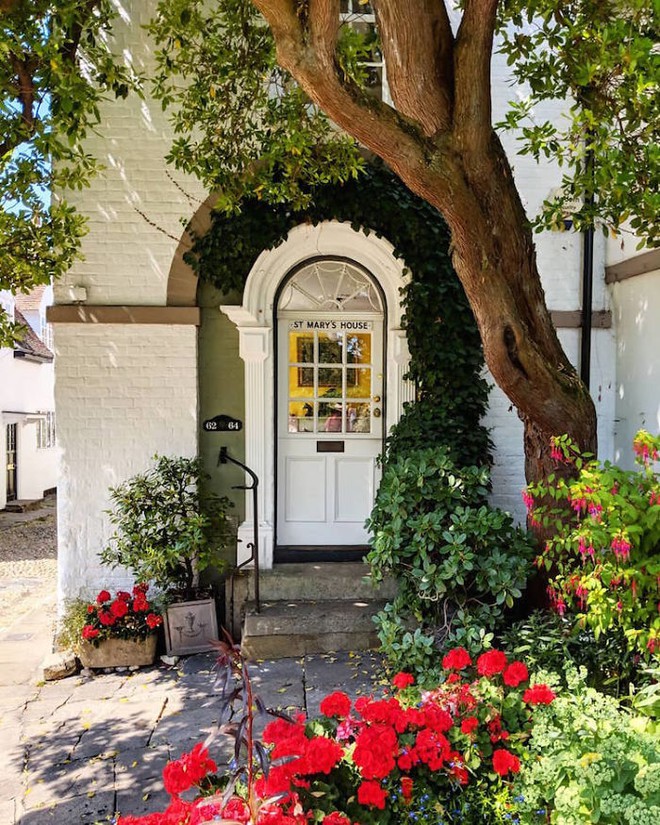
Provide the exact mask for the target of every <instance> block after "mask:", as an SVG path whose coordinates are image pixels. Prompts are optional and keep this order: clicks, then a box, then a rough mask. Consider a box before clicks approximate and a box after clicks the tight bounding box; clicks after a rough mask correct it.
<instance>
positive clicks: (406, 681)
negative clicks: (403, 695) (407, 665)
mask: <svg viewBox="0 0 660 825" xmlns="http://www.w3.org/2000/svg"><path fill="white" fill-rule="evenodd" d="M392 684H393V685H394V687H395V688H398V690H403V689H404V688H406V687H409V686H410V685H414V684H415V677H414V676H413V675H412V674H411V673H404V671H401V672H400V673H397V674H396V676H395V677H394V678H393V679H392Z"/></svg>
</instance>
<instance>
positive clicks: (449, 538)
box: [367, 448, 533, 672]
mask: <svg viewBox="0 0 660 825" xmlns="http://www.w3.org/2000/svg"><path fill="white" fill-rule="evenodd" d="M488 483H489V477H488V470H487V469H486V468H483V467H482V468H477V467H462V468H459V467H457V466H456V465H455V464H454V462H453V461H452V459H451V458H450V455H449V453H448V451H447V450H446V449H444V448H428V449H425V450H415V451H412V452H410V453H407V454H406V455H402V456H398V457H396V458H392V457H390V459H389V460H388V461H387V463H386V465H385V467H384V470H383V477H382V480H381V484H380V488H379V490H378V494H377V496H376V502H375V504H374V509H373V511H372V513H371V516H370V518H369V519H368V521H367V528H368V529H369V531H370V533H371V534H372V540H371V550H370V551H369V554H368V556H367V561H368V562H369V564H370V565H371V568H372V577H373V579H374V581H380V580H381V579H382V577H383V576H384V575H387V574H391V575H393V576H394V577H395V578H396V579H397V581H398V583H399V595H398V597H397V599H396V600H395V601H394V602H393V603H392V604H391V605H390V606H389V607H388V609H386V610H385V611H383V613H381V614H380V616H379V618H378V620H377V622H378V625H379V635H380V639H381V643H382V644H383V647H384V650H385V653H386V655H387V656H388V658H389V659H390V662H391V664H392V666H393V667H395V668H397V667H414V668H415V670H416V671H417V672H423V671H424V669H425V667H426V665H427V664H429V663H430V661H431V659H432V650H433V648H432V645H431V642H430V639H431V638H433V640H434V642H435V646H436V647H438V646H439V647H441V648H443V647H446V646H447V645H451V644H462V645H464V646H466V647H468V648H473V649H474V648H476V647H480V646H482V645H483V644H485V643H488V642H489V640H490V635H489V634H491V633H492V632H493V631H494V630H495V629H496V628H497V627H498V625H500V624H501V622H502V620H503V618H504V615H505V609H506V608H510V607H512V606H513V603H514V600H515V599H518V598H520V596H521V595H522V590H523V589H524V587H525V584H526V579H527V575H528V572H529V569H530V559H531V556H532V554H533V549H532V548H533V544H532V541H531V539H530V538H529V537H528V536H527V535H526V534H525V532H524V531H523V530H521V529H520V528H517V527H514V525H513V520H512V519H511V517H510V516H509V515H508V514H507V513H504V512H502V511H501V510H497V509H494V508H492V507H489V506H488V505H487V504H486V502H485V498H486V493H487V490H488ZM411 622H414V625H417V626H418V627H417V629H416V630H414V631H413V630H412V627H410V628H409V627H408V624H409V623H411ZM414 625H413V626H414ZM418 630H419V631H420V632H417V631H418ZM436 654H437V651H436Z"/></svg>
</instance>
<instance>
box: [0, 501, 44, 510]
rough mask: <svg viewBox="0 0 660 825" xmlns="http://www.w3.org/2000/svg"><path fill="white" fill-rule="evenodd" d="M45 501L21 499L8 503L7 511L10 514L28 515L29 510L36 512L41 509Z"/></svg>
mask: <svg viewBox="0 0 660 825" xmlns="http://www.w3.org/2000/svg"><path fill="white" fill-rule="evenodd" d="M43 502H44V500H43V499H42V498H21V499H15V500H14V501H8V502H7V504H6V505H5V510H6V511H7V512H8V513H26V512H27V511H28V510H36V509H37V508H38V507H41V505H42V504H43Z"/></svg>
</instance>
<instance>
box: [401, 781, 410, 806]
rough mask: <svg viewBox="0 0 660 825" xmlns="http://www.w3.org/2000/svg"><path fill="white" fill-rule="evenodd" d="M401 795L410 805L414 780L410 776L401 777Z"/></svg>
mask: <svg viewBox="0 0 660 825" xmlns="http://www.w3.org/2000/svg"><path fill="white" fill-rule="evenodd" d="M401 796H402V797H403V801H404V802H405V803H406V805H408V804H409V803H410V802H411V801H412V797H413V781H412V779H411V778H410V777H409V776H402V777H401Z"/></svg>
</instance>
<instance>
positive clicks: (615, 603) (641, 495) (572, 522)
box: [524, 431, 660, 658]
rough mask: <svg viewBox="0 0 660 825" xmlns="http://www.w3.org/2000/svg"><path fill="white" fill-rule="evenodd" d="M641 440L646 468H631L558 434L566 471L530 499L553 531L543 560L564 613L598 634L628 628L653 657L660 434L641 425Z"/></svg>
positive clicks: (632, 641)
mask: <svg viewBox="0 0 660 825" xmlns="http://www.w3.org/2000/svg"><path fill="white" fill-rule="evenodd" d="M633 446H634V450H635V457H636V462H637V465H638V468H637V469H636V470H624V469H622V468H621V467H618V466H616V465H614V464H611V463H610V462H604V463H601V462H599V461H597V460H596V459H594V458H592V457H591V456H588V455H581V454H580V452H579V450H577V449H576V447H575V445H574V444H573V443H572V442H571V440H570V439H568V438H567V437H566V436H562V437H560V438H556V439H554V447H553V455H554V457H555V460H556V462H557V466H558V472H557V473H556V474H552V475H550V476H549V477H548V480H547V483H539V484H533V485H530V486H529V487H528V488H527V492H526V493H525V494H524V498H525V501H526V504H527V507H528V509H529V513H530V518H531V519H532V520H533V521H535V522H538V523H540V524H541V525H542V526H543V527H544V528H546V529H547V530H551V531H553V535H552V537H551V538H550V539H549V540H548V541H547V543H546V545H545V548H544V550H543V552H542V554H541V555H540V556H539V558H538V559H537V563H538V565H539V566H541V567H544V568H545V569H546V570H547V571H549V572H550V574H551V577H552V578H551V581H550V585H549V594H550V597H551V600H552V602H553V604H554V607H555V609H556V610H557V612H559V613H560V614H567V615H568V614H572V615H574V616H576V617H577V621H578V622H579V623H580V624H582V625H585V626H589V627H591V628H592V629H593V631H594V633H595V635H596V638H597V639H598V638H599V637H600V636H601V634H603V633H606V632H610V631H612V630H614V629H617V628H620V629H621V630H622V631H623V633H624V634H625V636H626V638H627V640H628V646H629V647H630V649H632V650H636V651H637V652H638V653H640V654H641V655H642V656H644V657H647V658H648V657H657V656H658V654H660V612H659V606H660V592H659V582H660V481H659V478H658V473H657V471H656V469H655V467H656V466H657V464H656V463H655V462H657V459H658V456H659V455H660V437H657V436H651V435H650V434H649V433H647V432H644V431H640V432H639V433H638V434H637V436H636V437H635V441H634V445H633ZM566 465H568V469H569V470H571V471H572V476H573V477H568V478H567V477H566V473H565V472H563V471H565V470H566V469H567V467H566ZM567 512H568V513H570V515H568V516H567Z"/></svg>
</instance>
